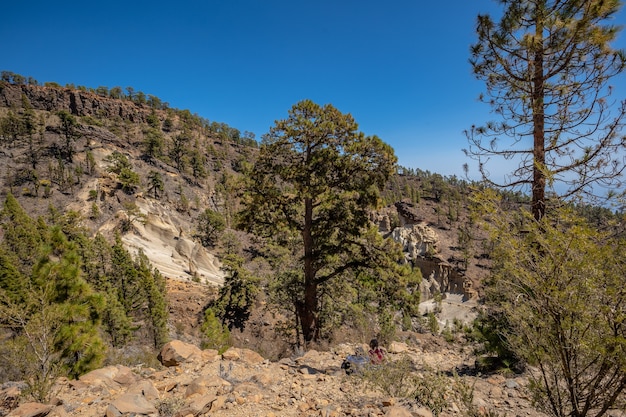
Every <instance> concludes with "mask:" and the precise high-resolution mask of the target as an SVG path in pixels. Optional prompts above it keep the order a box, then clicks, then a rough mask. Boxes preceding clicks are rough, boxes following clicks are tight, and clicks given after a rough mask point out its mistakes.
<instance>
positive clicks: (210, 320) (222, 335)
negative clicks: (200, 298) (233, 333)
mask: <svg viewBox="0 0 626 417" xmlns="http://www.w3.org/2000/svg"><path fill="white" fill-rule="evenodd" d="M200 331H201V332H202V335H203V336H204V338H205V341H204V342H203V344H202V347H203V348H204V349H215V350H217V351H218V353H220V354H221V353H223V352H225V351H226V350H227V349H228V348H229V347H230V331H229V330H228V326H225V325H223V324H222V322H221V320H220V319H218V318H217V317H216V316H215V312H214V311H213V309H211V308H207V309H206V311H205V312H204V321H203V322H202V326H201V327H200Z"/></svg>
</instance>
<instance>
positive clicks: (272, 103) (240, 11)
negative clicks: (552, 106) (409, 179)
mask: <svg viewBox="0 0 626 417" xmlns="http://www.w3.org/2000/svg"><path fill="white" fill-rule="evenodd" d="M485 12H489V13H492V14H493V13H495V14H497V13H498V12H499V7H498V6H497V4H496V2H495V1H493V0H448V1H441V2H431V1H426V0H389V1H387V2H382V1H380V0H376V1H373V0H333V1H331V0H318V1H306V2H305V1H297V0H291V1H286V0H265V1H262V0H220V1H217V0H196V1H191V0H179V1H175V2H169V1H168V2H165V1H160V0H153V1H145V0H127V1H124V2H122V1H119V0H109V1H103V2H92V1H85V0H81V1H59V2H54V1H47V0H46V1H42V0H34V1H28V2H20V1H6V2H4V4H3V5H2V7H1V11H0V39H2V40H3V42H2V51H1V52H0V70H8V71H13V72H16V73H18V74H21V75H24V76H32V77H34V78H35V79H37V80H38V81H39V82H46V81H54V82H58V83H60V84H62V85H64V84H67V83H72V84H75V85H84V86H87V87H94V88H95V87H98V86H106V87H114V86H120V87H122V88H125V87H127V86H132V87H133V88H134V89H135V90H136V91H143V92H144V93H146V94H152V95H155V96H157V97H159V98H160V99H161V100H163V101H165V102H168V103H169V104H170V106H171V107H176V108H179V109H189V110H190V111H191V112H192V113H197V114H198V115H200V116H202V117H204V118H206V119H209V120H210V121H218V122H225V123H228V124H229V125H230V126H232V127H235V128H237V129H239V130H241V131H242V132H243V131H251V132H254V133H255V134H256V136H257V139H260V137H261V135H262V134H264V133H266V132H267V131H268V129H269V127H270V126H271V125H273V123H274V121H275V120H277V119H283V118H285V117H287V111H288V110H289V109H290V108H291V106H292V105H293V104H295V103H296V102H298V101H300V100H302V99H305V98H308V99H312V100H313V101H315V102H317V103H319V104H326V103H331V104H333V105H334V106H335V107H337V108H338V109H339V110H341V111H342V112H345V113H351V114H352V115H353V116H354V118H355V119H356V121H357V123H359V126H360V130H361V131H363V132H364V133H366V134H368V135H373V134H376V135H378V136H380V137H381V138H382V139H383V140H384V141H385V142H387V143H389V144H390V145H391V146H392V147H393V148H394V149H395V151H396V155H397V156H398V158H399V163H400V164H401V165H403V166H406V167H411V168H420V169H423V170H429V171H431V172H436V173H440V174H443V175H453V174H454V175H457V176H462V175H463V172H462V165H463V163H465V162H471V161H469V160H468V159H466V158H465V156H464V155H463V153H462V151H461V149H462V148H464V147H466V146H467V142H466V140H465V137H464V135H463V130H464V129H467V128H469V127H470V126H471V125H472V124H477V125H480V124H483V123H484V122H486V121H487V120H490V119H493V117H492V115H490V109H489V107H488V106H486V105H484V104H481V103H479V102H478V101H477V97H478V94H479V93H480V92H481V91H483V89H484V88H483V87H484V85H483V83H481V82H479V81H477V80H475V79H474V78H473V77H472V75H471V70H470V66H469V64H468V58H469V46H470V44H472V43H473V42H475V40H476V37H475V34H474V24H475V19H476V15H477V14H478V13H485ZM625 15H626V13H625V12H624V11H622V12H620V14H619V15H618V19H617V21H616V23H618V24H622V25H623V24H625V23H626V17H625ZM625 37H626V34H621V35H620V38H619V43H618V46H619V47H621V48H626V41H625V40H624V38H625ZM617 82H619V83H622V86H623V87H624V88H619V89H618V92H619V91H621V92H622V93H626V79H625V78H624V76H622V77H621V78H620V80H619V81H617ZM623 95H624V94H623ZM621 99H624V96H622V97H621ZM496 120H497V119H496Z"/></svg>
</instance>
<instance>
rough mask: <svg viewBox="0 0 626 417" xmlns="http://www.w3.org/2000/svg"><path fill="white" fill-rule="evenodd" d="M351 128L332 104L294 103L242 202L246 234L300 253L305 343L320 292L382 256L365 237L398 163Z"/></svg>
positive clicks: (315, 328)
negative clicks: (326, 284) (322, 288)
mask: <svg viewBox="0 0 626 417" xmlns="http://www.w3.org/2000/svg"><path fill="white" fill-rule="evenodd" d="M357 129H358V125H357V123H356V122H355V121H354V119H353V118H352V116H351V115H349V114H342V113H341V112H339V110H337V109H336V108H334V107H333V106H332V105H330V104H327V105H325V106H320V105H318V104H315V103H313V102H312V101H310V100H304V101H301V102H299V103H297V104H295V105H294V106H293V107H292V108H291V110H290V111H289V117H288V118H287V119H285V120H279V121H277V122H276V124H275V125H274V126H273V127H272V128H271V129H270V131H269V133H268V134H267V135H266V136H265V137H264V138H263V142H262V145H261V149H260V153H259V156H258V159H257V161H256V163H255V165H254V167H253V169H252V170H251V172H250V175H249V181H248V184H247V186H246V194H245V196H244V198H243V201H244V206H245V207H244V210H243V211H242V216H241V221H242V225H243V226H244V227H245V228H246V229H247V230H249V231H252V232H254V233H256V234H258V235H259V236H262V237H265V238H268V239H270V240H271V241H273V242H275V243H278V244H280V245H283V246H284V247H292V248H294V250H295V251H296V253H299V254H298V255H297V256H298V257H299V267H298V268H299V271H300V272H299V273H296V276H297V277H298V278H297V280H296V281H297V283H296V284H295V287H294V291H295V292H296V293H297V295H295V298H294V299H293V302H294V307H295V310H296V315H297V318H298V322H299V326H300V329H301V331H302V336H303V338H304V342H305V343H307V342H309V341H311V340H314V339H316V338H318V337H319V323H318V319H319V317H318V313H319V293H318V291H319V288H320V286H322V285H324V284H325V283H327V282H329V281H331V280H333V279H335V278H340V277H342V275H343V274H345V273H347V272H348V271H351V270H356V269H358V268H359V267H365V266H371V263H372V262H373V261H375V260H376V259H377V258H379V257H380V256H377V254H376V252H377V251H382V249H381V248H380V247H377V246H376V245H374V244H372V243H371V242H367V241H366V239H365V238H363V236H364V234H365V232H366V231H367V230H368V228H370V227H371V223H370V222H369V217H368V216H369V210H371V209H372V208H374V207H376V205H377V203H378V190H379V188H381V187H382V186H383V185H384V184H385V182H386V181H387V179H388V178H389V177H390V175H391V174H392V173H393V172H394V169H395V164H396V157H395V155H394V153H393V150H392V148H391V147H390V146H389V145H387V144H385V143H384V142H383V141H382V140H381V139H379V138H378V137H376V136H365V135H364V134H363V133H361V132H358V131H357Z"/></svg>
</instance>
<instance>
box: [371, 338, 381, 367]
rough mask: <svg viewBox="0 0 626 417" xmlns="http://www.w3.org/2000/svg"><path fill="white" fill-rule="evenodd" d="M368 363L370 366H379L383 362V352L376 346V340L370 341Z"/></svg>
mask: <svg viewBox="0 0 626 417" xmlns="http://www.w3.org/2000/svg"><path fill="white" fill-rule="evenodd" d="M369 355H370V363H371V364H372V365H379V364H381V363H383V362H384V361H385V350H384V349H383V348H381V347H380V346H378V340H377V339H372V340H371V341H370V350H369Z"/></svg>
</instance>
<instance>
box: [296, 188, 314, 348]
mask: <svg viewBox="0 0 626 417" xmlns="http://www.w3.org/2000/svg"><path fill="white" fill-rule="evenodd" d="M304 206H305V214H304V228H303V230H302V237H303V242H304V299H303V300H302V303H301V305H300V308H299V315H300V324H301V326H302V337H303V338H304V343H305V345H306V344H307V343H309V342H311V341H312V340H314V339H315V338H317V334H318V329H317V282H316V281H315V271H314V269H313V236H312V232H311V228H312V224H313V201H312V199H310V198H307V199H305V203H304Z"/></svg>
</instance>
